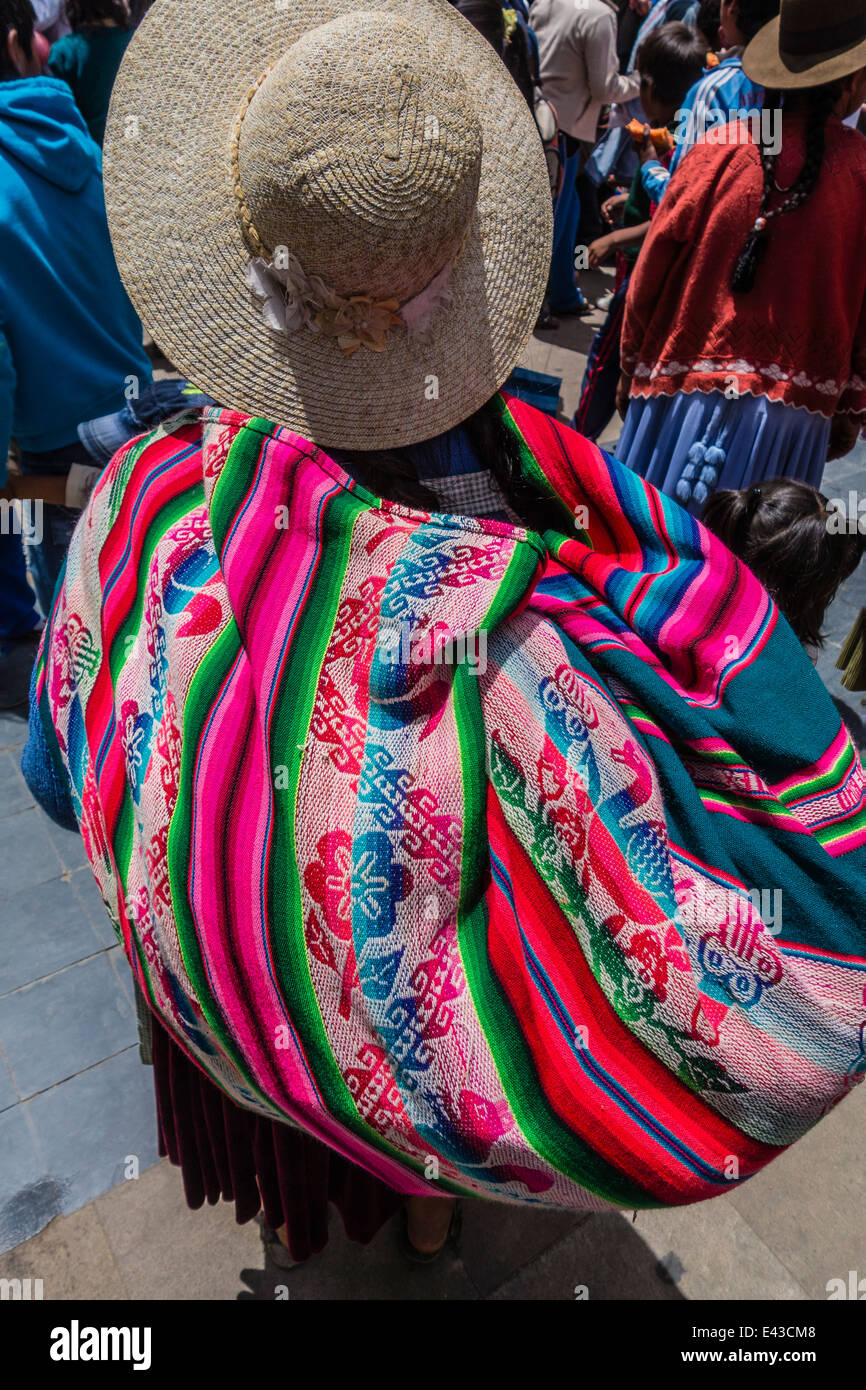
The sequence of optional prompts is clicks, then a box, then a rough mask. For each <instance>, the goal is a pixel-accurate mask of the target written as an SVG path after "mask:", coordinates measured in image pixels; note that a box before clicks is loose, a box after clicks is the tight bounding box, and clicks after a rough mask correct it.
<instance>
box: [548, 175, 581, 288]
mask: <svg viewBox="0 0 866 1390" xmlns="http://www.w3.org/2000/svg"><path fill="white" fill-rule="evenodd" d="M579 168H580V151H578V152H577V153H576V154H573V155H569V157H568V158H567V159H566V161H565V168H564V170H563V180H562V192H561V193H560V195H559V197H558V199H557V201H556V207H555V209H554V215H553V255H552V257H551V262H550V308H551V311H552V312H553V313H554V314H555V313H556V311H557V309H574V308H576V306H577V305H578V304H579V303H580V295H579V293H578V290H577V285H576V284H575V279H574V245H575V242H576V241H577V228H578V224H579V223H580V195H579V193H578V191H577V171H578V169H579Z"/></svg>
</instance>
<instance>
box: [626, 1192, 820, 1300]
mask: <svg viewBox="0 0 866 1390" xmlns="http://www.w3.org/2000/svg"><path fill="white" fill-rule="evenodd" d="M767 1177H768V1181H769V1182H770V1183H771V1184H772V1182H773V1179H772V1176H771V1174H769V1173H768V1174H767ZM809 1223H811V1224H812V1225H813V1227H817V1225H818V1222H817V1220H816V1219H815V1214H814V1208H813V1209H811V1210H810V1211H808V1212H807V1213H805V1214H804V1224H809ZM634 1231H635V1234H636V1235H637V1236H638V1237H639V1238H640V1239H641V1241H643V1242H644V1245H645V1247H646V1248H648V1249H649V1250H651V1251H652V1252H653V1253H654V1254H655V1256H656V1258H657V1259H658V1261H659V1262H660V1264H661V1265H662V1266H663V1267H664V1268H665V1269H667V1270H668V1271H669V1273H670V1274H671V1277H673V1278H674V1280H675V1282H676V1285H677V1288H678V1289H679V1290H680V1293H681V1294H682V1295H683V1297H684V1298H688V1299H693V1300H701V1299H703V1300H711V1299H725V1300H730V1301H731V1302H738V1301H740V1300H742V1299H752V1298H754V1299H758V1300H760V1301H777V1300H779V1301H786V1300H792V1299H802V1298H805V1297H806V1293H805V1290H804V1288H803V1286H802V1284H801V1283H800V1282H799V1281H798V1280H797V1279H796V1278H795V1276H794V1275H793V1274H792V1273H791V1271H790V1269H789V1268H788V1266H787V1264H786V1263H785V1261H784V1260H782V1259H781V1258H780V1257H779V1255H778V1252H777V1251H776V1249H775V1247H774V1244H773V1241H772V1232H771V1231H767V1230H764V1231H763V1233H758V1232H757V1231H756V1230H755V1229H754V1227H753V1226H752V1225H751V1224H750V1223H749V1222H748V1221H747V1220H745V1219H744V1218H743V1216H742V1214H741V1213H740V1211H739V1210H738V1209H737V1207H736V1206H735V1205H734V1202H733V1194H730V1195H728V1196H725V1197H714V1198H713V1200H712V1201H711V1202H699V1203H698V1204H697V1205H696V1206H692V1207H673V1208H670V1209H669V1210H667V1211H642V1212H638V1217H637V1223H636V1225H635V1227H634Z"/></svg>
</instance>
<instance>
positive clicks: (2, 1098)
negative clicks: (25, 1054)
mask: <svg viewBox="0 0 866 1390" xmlns="http://www.w3.org/2000/svg"><path fill="white" fill-rule="evenodd" d="M19 1099H20V1097H19V1095H18V1092H17V1091H16V1090H15V1082H14V1081H13V1080H12V1073H11V1071H10V1070H9V1068H8V1067H7V1065H6V1060H5V1058H3V1057H0V1111H3V1110H8V1109H9V1106H10V1105H16V1104H17V1103H18V1100H19Z"/></svg>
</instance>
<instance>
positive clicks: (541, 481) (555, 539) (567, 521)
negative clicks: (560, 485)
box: [495, 396, 592, 555]
mask: <svg viewBox="0 0 866 1390" xmlns="http://www.w3.org/2000/svg"><path fill="white" fill-rule="evenodd" d="M495 401H496V405H497V406H498V408H499V410H500V412H501V415H500V419H501V421H502V424H503V425H504V426H505V428H506V429H507V430H508V432H509V434H511V435H512V437H513V438H514V441H515V443H516V444H517V448H518V452H519V454H520V466H521V470H522V472H523V475H524V477H525V478H526V479H527V480H528V481H529V482H531V483H534V484H535V486H536V487H537V488H538V490H539V492H541V493H542V495H546V496H548V497H549V498H550V500H551V502H552V503H554V504H555V506H556V507H557V508H558V509H559V511H560V512H561V513H562V525H563V531H562V532H555V531H546V532H545V534H544V542H545V545H546V546H547V548H548V550H550V552H551V553H552V554H554V555H556V554H557V553H558V551H559V547H560V546H561V545H562V544H563V542H564V541H566V540H568V539H569V538H570V537H572V536H579V537H580V539H581V540H582V541H583V543H584V545H588V546H589V548H590V549H592V541H591V540H590V537H589V532H588V531H586V530H584V528H583V527H582V526H578V525H577V524H576V521H575V516H574V513H573V512H572V510H571V508H570V507H569V506H568V505H567V504H566V503H565V502H563V500H562V498H561V497H560V496H559V493H558V492H556V491H555V489H554V488H553V486H552V485H551V482H550V479H549V478H548V477H547V474H546V473H545V472H544V471H543V469H542V467H541V465H540V464H539V463H538V462H536V459H535V455H534V454H533V452H532V450H531V449H530V447H529V445H528V444H527V442H526V440H525V439H524V437H523V433H522V431H521V429H520V426H519V425H518V423H517V421H516V420H515V419H514V416H513V415H512V414H511V411H510V410H509V409H508V403H507V401H505V400H504V399H503V397H502V396H496V397H495Z"/></svg>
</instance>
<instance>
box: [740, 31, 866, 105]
mask: <svg viewBox="0 0 866 1390" xmlns="http://www.w3.org/2000/svg"><path fill="white" fill-rule="evenodd" d="M781 23H782V21H781V19H780V18H779V17H778V16H777V17H776V19H773V20H771V21H770V23H769V24H766V25H765V26H764V28H763V29H760V30H759V31H758V33H757V34H756V35H755V37H754V38H753V39H752V41H751V43H750V44H749V45H748V47H747V48H746V50H745V52H744V54H743V71H744V72H745V74H746V76H747V77H748V78H749V79H750V81H752V82H757V83H758V84H759V85H760V86H762V87H767V88H769V89H771V90H775V91H779V92H790V91H796V90H797V89H805V88H807V87H822V86H823V85H824V83H825V82H838V81H840V80H841V79H842V78H843V77H849V76H850V75H851V73H852V72H857V71H858V70H859V69H860V68H862V67H866V39H863V40H862V42H860V43H858V44H855V45H854V46H853V47H852V46H851V45H848V46H847V47H844V48H838V49H835V50H834V51H832V52H830V53H822V54H818V55H815V54H811V55H809V54H805V55H798V56H797V57H796V58H795V57H793V56H792V55H790V54H788V55H785V54H783V53H782V52H781V50H780V46H779V30H780V27H781ZM817 59H820V61H817Z"/></svg>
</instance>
